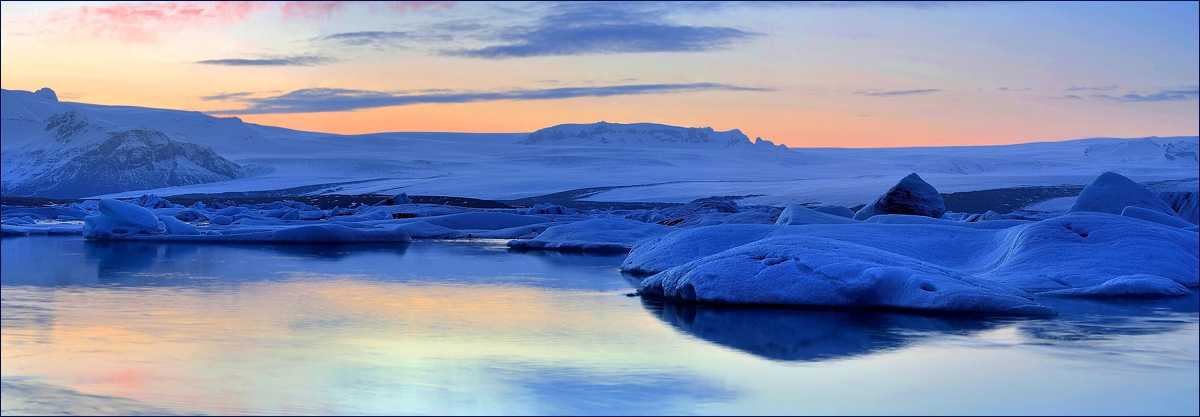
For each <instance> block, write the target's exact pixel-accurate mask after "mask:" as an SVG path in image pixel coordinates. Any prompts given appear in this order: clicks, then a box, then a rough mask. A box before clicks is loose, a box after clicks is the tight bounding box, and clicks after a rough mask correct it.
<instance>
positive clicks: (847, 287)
mask: <svg viewBox="0 0 1200 417" xmlns="http://www.w3.org/2000/svg"><path fill="white" fill-rule="evenodd" d="M640 291H641V292H642V293H645V294H653V295H658V296H664V297H668V298H677V299H682V300H686V301H695V302H705V303H730V304H761V305H805V306H852V307H883V308H904V309H918V310H944V311H968V312H978V313H1000V314H1018V315H1051V314H1054V311H1053V310H1052V309H1050V308H1048V307H1045V306H1042V305H1040V304H1037V303H1035V302H1033V301H1030V300H1028V299H1025V298H1022V297H1019V296H1016V295H1014V294H1013V291H1012V289H1009V288H1004V286H1002V285H998V284H995V283H990V282H986V281H982V280H978V279H975V278H972V277H970V276H967V275H965V274H962V273H959V272H956V271H953V270H950V269H947V268H942V267H939V266H936V265H933V264H930V263H927V262H922V261H920V260H917V259H913V258H909V257H905V256H901V255H898V254H895V253H892V252H888V251H884V250H880V249H876V248H872V247H868V246H863V245H858V244H854V243H850V242H844V241H838V240H833V239H826V238H817V237H808V236H782V237H774V238H768V239H763V240H760V241H756V242H753V243H749V244H745V245H742V246H738V247H736V248H733V249H730V250H727V251H724V252H720V253H718V254H715V255H710V256H706V257H704V258H700V259H697V260H695V261H692V262H689V263H687V264H684V265H680V266H677V267H674V268H671V269H668V270H666V271H663V272H661V273H659V274H657V275H654V276H651V277H649V278H646V279H644V280H642V283H641V286H640Z"/></svg>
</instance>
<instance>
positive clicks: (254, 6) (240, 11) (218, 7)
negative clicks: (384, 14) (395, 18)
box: [48, 1, 454, 42]
mask: <svg viewBox="0 0 1200 417" xmlns="http://www.w3.org/2000/svg"><path fill="white" fill-rule="evenodd" d="M352 5H365V6H367V7H370V8H371V10H372V11H373V12H380V11H388V10H390V11H393V12H396V13H399V14H400V15H402V16H403V15H404V13H406V12H408V11H420V10H423V9H434V8H440V9H450V8H453V7H454V3H453V2H437V1H385V2H334V1H288V2H265V1H250V2H239V1H216V2H155V3H117V4H111V5H104V6H79V7H73V8H68V9H63V10H58V11H55V12H52V13H50V15H49V16H48V22H49V23H50V24H51V25H54V26H58V27H66V28H67V30H68V31H70V32H77V33H84V34H87V35H90V36H97V37H111V38H115V39H116V40H118V41H121V42H155V41H157V40H158V35H159V34H161V33H166V32H172V31H178V30H181V29H185V28H193V27H200V26H205V25H211V24H219V25H229V24H233V23H238V22H244V21H246V20H249V19H250V18H251V16H253V15H255V14H259V13H264V12H269V11H274V10H278V11H279V12H280V14H281V16H282V17H283V19H284V20H296V19H301V20H313V19H323V18H328V17H330V16H331V15H333V14H334V13H335V12H338V11H340V10H342V9H345V8H346V7H348V6H352Z"/></svg>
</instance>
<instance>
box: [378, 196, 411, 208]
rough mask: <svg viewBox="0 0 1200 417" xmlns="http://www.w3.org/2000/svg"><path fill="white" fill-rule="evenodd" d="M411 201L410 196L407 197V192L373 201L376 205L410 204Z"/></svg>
mask: <svg viewBox="0 0 1200 417" xmlns="http://www.w3.org/2000/svg"><path fill="white" fill-rule="evenodd" d="M412 203H413V201H412V199H411V198H409V197H408V193H400V194H396V195H394V196H391V197H388V198H386V199H384V200H383V201H380V202H378V203H375V205H377V206H395V205H400V204H412Z"/></svg>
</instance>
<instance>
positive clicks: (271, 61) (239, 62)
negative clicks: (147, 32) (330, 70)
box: [196, 55, 337, 67]
mask: <svg viewBox="0 0 1200 417" xmlns="http://www.w3.org/2000/svg"><path fill="white" fill-rule="evenodd" d="M334 62H337V60H336V59H333V58H329V57H323V56H309V55H304V56H288V57H274V58H256V59H243V58H229V59H208V60H204V61H196V63H197V64H205V65H224V66H230V67H311V66H313V65H323V64H330V63H334Z"/></svg>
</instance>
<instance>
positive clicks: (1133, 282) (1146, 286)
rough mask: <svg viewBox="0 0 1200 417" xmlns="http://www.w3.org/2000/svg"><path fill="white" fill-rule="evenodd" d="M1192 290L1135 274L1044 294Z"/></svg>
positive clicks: (1109, 294) (1149, 293)
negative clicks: (1090, 285)
mask: <svg viewBox="0 0 1200 417" xmlns="http://www.w3.org/2000/svg"><path fill="white" fill-rule="evenodd" d="M1191 293H1192V291H1191V290H1189V289H1188V288H1187V287H1185V286H1183V285H1180V284H1179V283H1178V282H1175V281H1173V280H1170V279H1167V278H1163V277H1160V276H1157V275H1148V274H1136V275H1125V276H1119V277H1116V278H1113V279H1110V280H1108V281H1105V282H1104V283H1103V284H1100V285H1096V286H1093V287H1085V288H1070V289H1065V290H1054V291H1047V292H1046V293H1044V295H1047V296H1059V297H1094V298H1111V297H1169V296H1179V295H1188V294H1191Z"/></svg>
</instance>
